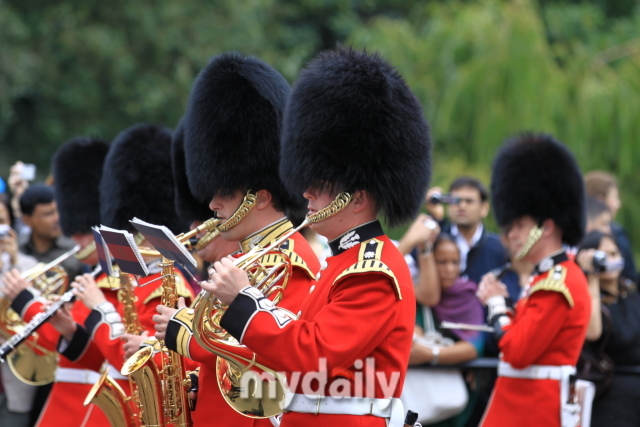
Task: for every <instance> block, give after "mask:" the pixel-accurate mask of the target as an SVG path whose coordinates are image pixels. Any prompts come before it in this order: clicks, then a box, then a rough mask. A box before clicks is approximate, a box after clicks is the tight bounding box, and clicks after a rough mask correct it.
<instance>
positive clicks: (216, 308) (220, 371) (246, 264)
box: [193, 193, 352, 418]
mask: <svg viewBox="0 0 640 427" xmlns="http://www.w3.org/2000/svg"><path fill="white" fill-rule="evenodd" d="M351 197H352V196H351V195H350V194H349V193H340V194H339V195H338V196H337V197H336V199H335V200H334V201H332V202H331V203H330V204H329V205H328V206H327V207H325V208H324V209H322V210H320V211H318V212H316V213H315V214H313V215H310V216H308V217H307V218H306V219H305V220H304V222H303V223H302V224H301V225H300V226H299V227H297V228H295V229H293V230H291V231H290V232H288V233H286V234H285V235H284V236H282V237H280V238H279V239H277V240H276V241H275V242H273V243H272V244H270V245H268V246H266V247H264V248H261V247H255V248H253V249H252V250H251V251H249V252H247V253H246V254H245V255H242V256H241V257H239V258H237V259H236V260H235V261H234V265H235V266H236V267H238V268H240V269H242V270H244V271H246V272H247V274H248V276H249V281H250V283H251V285H252V286H254V287H256V288H257V289H258V290H259V291H260V292H261V293H263V294H264V295H265V297H267V298H271V299H272V302H273V303H274V304H277V303H278V302H279V301H280V300H281V298H282V296H283V292H284V291H285V289H286V287H287V285H288V282H289V278H290V277H291V261H290V260H289V257H288V256H287V255H286V254H284V253H283V252H282V251H280V250H279V249H278V248H279V247H280V246H281V245H282V244H283V243H284V242H285V241H287V239H289V238H290V237H291V236H292V235H293V234H295V233H296V232H298V231H300V230H301V229H303V228H304V227H306V226H308V225H310V224H312V223H317V222H320V221H322V220H324V219H326V218H328V217H330V216H332V215H335V214H336V213H338V212H340V211H341V210H342V209H344V207H345V206H347V205H348V204H349V203H350V202H351ZM265 261H268V263H269V265H273V267H270V268H266V267H265V265H264V263H265ZM226 309H227V306H226V305H224V304H222V303H221V302H220V301H219V300H218V299H217V298H216V297H215V296H214V295H213V294H211V293H210V292H207V291H202V292H201V293H200V295H199V299H198V302H197V304H196V306H195V309H194V319H193V327H194V334H193V335H194V337H195V339H196V341H197V342H198V344H200V345H201V346H202V347H203V348H205V349H207V350H208V351H210V352H211V353H214V354H215V355H217V356H218V362H217V365H216V375H217V380H218V381H217V382H218V385H219V387H220V391H221V392H222V396H223V397H224V399H225V400H226V401H227V403H228V404H229V405H230V406H231V407H232V408H233V409H235V410H236V411H237V412H239V413H241V414H243V415H246V416H248V417H251V418H269V417H272V416H275V415H278V414H279V413H281V412H282V411H283V409H284V398H285V392H286V378H284V377H283V376H282V374H280V373H278V372H275V371H274V370H272V369H270V368H269V367H266V366H264V365H261V364H259V363H257V362H256V355H255V354H254V353H253V352H252V351H250V350H249V349H247V348H246V347H245V346H243V345H241V344H239V343H238V342H237V340H236V339H235V338H233V337H232V336H231V335H230V334H229V333H228V332H227V331H225V330H224V328H222V327H221V326H220V320H221V319H222V316H223V315H224V313H225V312H226ZM278 311H279V313H280V314H282V315H283V316H286V317H288V318H290V319H293V320H297V317H296V316H295V315H294V314H293V313H291V312H289V311H288V310H285V309H282V308H280V309H279V310H278ZM255 369H258V370H262V371H263V372H265V373H267V374H268V375H267V376H268V377H269V379H268V380H266V381H262V380H261V379H260V378H259V376H258V374H256V373H255V371H254V370H255ZM247 374H250V375H253V378H252V379H251V381H253V382H254V384H256V385H257V387H253V388H252V389H248V387H246V386H243V383H244V384H249V383H250V382H251V381H246V379H245V381H242V377H243V375H247ZM274 391H275V393H274ZM264 396H268V397H264Z"/></svg>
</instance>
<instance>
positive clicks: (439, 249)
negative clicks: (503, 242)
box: [409, 234, 484, 426]
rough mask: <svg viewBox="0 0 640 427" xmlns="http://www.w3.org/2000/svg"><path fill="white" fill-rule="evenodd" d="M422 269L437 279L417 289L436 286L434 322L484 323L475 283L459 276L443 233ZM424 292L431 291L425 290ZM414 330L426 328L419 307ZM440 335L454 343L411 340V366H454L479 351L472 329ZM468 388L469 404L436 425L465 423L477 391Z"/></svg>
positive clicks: (451, 244)
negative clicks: (431, 345)
mask: <svg viewBox="0 0 640 427" xmlns="http://www.w3.org/2000/svg"><path fill="white" fill-rule="evenodd" d="M421 269H422V271H427V272H431V273H433V275H432V277H435V278H436V280H432V281H421V282H420V283H419V284H418V286H417V289H416V291H418V289H419V288H425V287H431V288H438V291H437V293H438V294H439V295H440V297H439V301H438V302H437V304H435V305H434V306H433V307H432V310H431V311H432V313H433V318H434V320H435V323H436V324H439V323H440V322H441V321H449V322H456V323H467V324H473V325H480V324H482V323H484V312H483V309H482V306H481V304H480V302H479V301H478V299H477V298H476V291H477V285H476V284H475V283H473V282H471V281H469V280H468V279H466V278H464V277H460V250H459V249H458V247H457V245H456V243H455V241H454V240H453V238H452V237H451V236H449V235H446V234H440V235H439V236H438V237H437V239H435V242H434V243H433V256H429V257H427V258H426V261H425V262H423V263H421ZM423 293H433V292H432V291H429V290H424V291H423ZM416 313H417V316H416V317H417V319H416V324H417V325H418V327H417V328H416V332H417V333H418V334H420V333H421V331H422V328H423V327H425V315H424V314H423V313H424V310H423V309H422V307H420V306H419V307H418V310H417V312H416ZM439 332H441V333H442V335H443V336H445V337H447V338H450V339H452V340H453V341H454V344H453V345H452V346H450V347H444V348H441V349H440V351H439V352H438V353H434V351H433V350H432V349H431V348H429V347H426V346H423V345H421V344H419V343H418V342H414V345H413V348H412V349H411V355H410V357H409V364H410V365H419V364H424V363H431V364H433V365H435V364H438V365H455V364H459V363H464V362H468V361H470V360H473V359H475V358H477V357H478V355H480V354H482V350H483V341H484V340H483V337H482V334H480V333H478V332H474V331H463V330H456V331H453V330H439ZM467 379H468V381H473V377H472V376H467ZM467 387H468V391H469V403H468V404H467V408H466V409H465V410H464V411H463V412H462V413H461V414H459V415H457V416H455V417H454V418H452V419H450V420H446V421H442V422H440V423H438V424H436V425H438V426H449V425H452V426H453V425H464V423H465V422H466V420H467V419H468V417H469V415H470V413H471V411H472V409H473V407H474V406H475V400H476V398H477V396H476V394H475V393H474V392H473V391H472V389H473V388H474V387H473V386H471V385H470V384H469V383H468V384H467Z"/></svg>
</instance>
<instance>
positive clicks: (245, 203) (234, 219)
mask: <svg viewBox="0 0 640 427" xmlns="http://www.w3.org/2000/svg"><path fill="white" fill-rule="evenodd" d="M257 199H258V196H257V195H256V194H253V193H252V192H251V190H249V191H247V194H246V195H245V196H244V199H243V200H242V203H240V206H238V209H236V211H235V212H234V213H233V215H231V216H230V217H229V218H227V220H226V221H225V222H223V223H222V224H220V225H218V231H221V232H224V231H229V230H231V229H232V228H233V227H235V226H236V225H238V224H239V223H240V221H242V220H243V219H244V217H246V216H247V214H248V213H249V211H250V210H251V209H253V207H254V206H255V204H256V200H257Z"/></svg>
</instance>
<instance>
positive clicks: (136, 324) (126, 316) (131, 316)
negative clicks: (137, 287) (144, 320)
mask: <svg viewBox="0 0 640 427" xmlns="http://www.w3.org/2000/svg"><path fill="white" fill-rule="evenodd" d="M137 299H138V298H137V297H136V295H135V293H134V290H133V285H132V284H131V275H130V274H127V273H124V272H122V271H121V272H120V289H118V301H119V302H120V303H121V304H122V311H123V319H122V320H123V322H124V325H125V333H127V334H134V335H139V334H141V333H142V331H143V330H144V328H143V327H142V324H141V323H140V319H139V318H138V310H137V309H136V306H135V303H136V301H137ZM129 383H130V385H131V396H127V395H126V393H125V392H124V390H122V388H121V387H120V386H119V385H118V383H117V382H115V381H114V380H113V379H112V378H111V377H109V376H108V370H107V369H105V371H104V372H103V374H102V376H101V377H100V379H99V380H98V382H97V383H95V384H94V385H93V387H92V388H91V391H89V394H87V397H86V398H85V400H84V405H85V406H87V405H88V404H90V403H95V404H96V405H98V407H99V408H100V409H101V410H102V412H103V413H104V414H105V415H106V416H107V418H108V419H109V422H110V423H111V426H112V427H136V426H139V425H143V424H141V421H142V419H141V416H140V414H139V407H140V406H139V405H140V402H139V393H138V390H137V388H136V386H135V384H134V383H133V381H132V380H131V378H129Z"/></svg>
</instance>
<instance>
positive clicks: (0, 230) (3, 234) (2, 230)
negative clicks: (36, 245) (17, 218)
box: [0, 224, 11, 240]
mask: <svg viewBox="0 0 640 427" xmlns="http://www.w3.org/2000/svg"><path fill="white" fill-rule="evenodd" d="M9 230H11V227H9V226H8V225H6V224H0V240H2V239H4V238H7V237H9V235H10V234H11V233H10V231H9Z"/></svg>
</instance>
